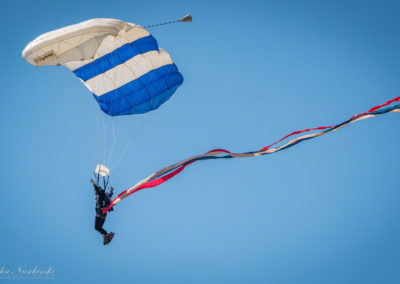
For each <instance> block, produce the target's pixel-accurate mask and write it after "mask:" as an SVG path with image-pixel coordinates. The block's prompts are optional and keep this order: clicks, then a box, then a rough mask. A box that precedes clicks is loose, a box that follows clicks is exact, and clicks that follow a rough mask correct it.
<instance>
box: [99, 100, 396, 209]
mask: <svg viewBox="0 0 400 284" xmlns="http://www.w3.org/2000/svg"><path fill="white" fill-rule="evenodd" d="M394 101H400V97H397V98H395V99H392V100H389V101H388V102H386V103H384V104H382V105H380V106H376V107H374V108H372V109H371V110H369V111H368V112H365V113H361V114H358V115H356V116H353V117H351V118H350V119H349V120H347V121H345V122H343V123H341V124H337V125H334V126H329V127H321V129H326V130H324V131H322V132H319V133H314V134H306V135H302V136H300V137H297V138H295V139H293V140H291V141H289V142H288V143H286V144H284V145H282V146H279V147H276V148H272V149H269V146H268V147H264V148H263V149H262V150H259V151H254V152H248V153H230V152H229V151H226V150H223V149H216V150H212V151H210V152H207V153H205V154H203V155H197V156H193V157H190V158H187V159H184V160H182V161H179V162H177V163H175V164H172V165H170V166H167V167H165V168H163V169H161V170H159V171H157V172H155V173H154V174H152V175H150V176H149V177H147V178H145V179H143V180H141V181H140V182H138V183H137V184H135V185H134V186H133V187H131V188H129V189H127V190H125V191H123V192H122V193H120V194H119V195H118V196H117V197H116V198H115V199H114V200H113V201H112V202H111V204H110V206H109V207H108V208H104V209H103V212H107V211H108V210H110V209H111V208H112V207H113V206H115V205H116V204H118V203H119V202H120V201H122V200H123V199H124V198H126V197H128V196H129V195H130V194H132V193H134V192H136V191H138V190H140V189H143V188H147V187H154V186H157V185H159V184H161V183H163V182H165V181H166V180H168V179H170V178H171V177H173V176H175V175H176V174H178V173H179V172H180V171H182V170H183V169H184V167H186V166H187V165H189V164H191V163H192V162H195V161H197V160H201V159H211V158H212V159H220V158H230V157H232V158H247V157H256V156H260V155H266V154H272V153H275V152H278V151H280V150H284V149H286V148H289V147H291V146H293V145H295V144H297V143H300V142H302V141H305V140H308V139H312V138H316V137H319V136H322V135H325V134H327V133H330V132H332V131H336V130H338V129H340V128H343V127H345V126H347V125H349V124H350V123H353V122H356V121H358V120H362V119H366V118H371V117H375V116H377V115H381V114H385V113H394V112H400V105H395V106H393V107H388V108H385V109H381V110H379V109H380V108H382V107H383V106H385V105H388V104H390V103H392V102H394ZM310 130H313V129H305V130H301V131H300V132H302V131H303V132H304V131H310ZM300 132H299V133H300ZM295 133H296V132H293V133H292V134H290V135H288V136H291V135H294V134H295ZM288 136H286V137H288ZM279 141H281V140H279ZM274 144H275V143H274ZM274 144H271V145H274ZM264 149H265V150H264ZM221 155H224V156H221ZM157 181H158V182H157ZM155 182H156V183H155ZM150 183H153V184H150Z"/></svg>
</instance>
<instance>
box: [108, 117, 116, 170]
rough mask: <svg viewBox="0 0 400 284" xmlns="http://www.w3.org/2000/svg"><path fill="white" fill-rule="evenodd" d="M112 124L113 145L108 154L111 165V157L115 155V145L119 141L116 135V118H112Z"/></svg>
mask: <svg viewBox="0 0 400 284" xmlns="http://www.w3.org/2000/svg"><path fill="white" fill-rule="evenodd" d="M111 126H112V145H111V150H110V153H109V155H108V160H107V166H110V163H111V157H112V155H113V151H114V147H115V144H116V142H117V137H116V136H115V125H114V120H112V119H111Z"/></svg>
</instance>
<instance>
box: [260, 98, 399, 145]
mask: <svg viewBox="0 0 400 284" xmlns="http://www.w3.org/2000/svg"><path fill="white" fill-rule="evenodd" d="M399 101H400V96H399V97H397V98H394V99H391V100H388V101H387V102H385V103H383V104H381V105H377V106H374V107H373V108H371V109H370V110H369V111H367V112H362V113H359V114H356V115H353V116H352V117H350V119H351V118H354V117H356V116H360V115H363V114H367V113H370V112H374V111H376V110H378V109H380V108H382V107H384V106H387V105H390V104H391V103H393V102H399ZM333 126H334V125H333ZM333 126H320V127H315V128H308V129H303V130H298V131H294V132H292V133H290V134H288V135H286V136H285V137H283V138H281V139H279V140H278V141H276V142H274V143H272V144H271V145H268V146H266V147H264V148H261V149H260V150H259V151H261V152H262V151H266V150H268V149H269V147H271V146H273V145H275V144H277V143H279V142H281V141H282V140H285V139H286V138H288V137H290V136H293V135H296V134H300V133H303V132H308V131H312V130H324V129H328V128H332V127H333Z"/></svg>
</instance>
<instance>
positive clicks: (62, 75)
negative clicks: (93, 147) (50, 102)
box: [58, 68, 91, 163]
mask: <svg viewBox="0 0 400 284" xmlns="http://www.w3.org/2000/svg"><path fill="white" fill-rule="evenodd" d="M58 70H59V71H58V74H59V77H61V81H63V84H64V90H67V94H65V96H66V97H72V98H70V99H66V100H67V101H70V104H72V108H73V109H74V110H75V111H76V112H79V111H78V109H79V108H78V104H77V103H76V101H75V96H74V92H73V91H72V89H71V87H70V85H69V84H68V83H67V79H66V78H65V74H64V73H63V70H61V68H60V69H58ZM61 93H65V92H64V91H62V92H61ZM68 94H70V95H68ZM72 120H73V123H74V124H75V128H76V129H79V130H78V131H82V129H81V127H80V126H81V125H80V124H79V123H78V118H77V115H73V119H72ZM78 136H79V137H80V140H81V144H82V145H83V147H84V152H85V155H86V158H87V160H88V162H89V163H90V161H91V157H90V155H89V145H88V144H87V141H85V139H84V138H83V137H84V135H78Z"/></svg>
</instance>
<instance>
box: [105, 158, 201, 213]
mask: <svg viewBox="0 0 400 284" xmlns="http://www.w3.org/2000/svg"><path fill="white" fill-rule="evenodd" d="M194 162H195V161H193V162H190V163H187V164H186V165H182V166H180V167H179V168H177V169H176V170H174V171H173V172H171V173H169V174H167V175H165V176H163V177H160V178H157V179H155V180H152V181H149V182H146V183H144V184H142V185H141V186H139V187H138V188H136V189H135V190H134V191H132V192H131V193H129V194H128V195H127V196H125V197H128V196H129V195H131V194H133V193H135V192H138V191H139V190H141V189H144V188H150V187H155V186H158V185H160V184H162V183H164V182H166V181H167V180H169V179H170V178H173V177H174V176H176V175H177V174H179V173H180V172H181V171H183V170H184V169H185V168H186V166H188V165H190V164H191V163H194ZM128 190H129V189H127V190H125V191H123V192H121V193H120V194H118V196H117V197H116V198H114V200H116V199H117V198H118V197H120V196H121V195H123V194H124V193H125V192H127V191H128ZM114 200H113V201H112V202H111V204H113V203H114ZM113 206H114V205H111V206H109V207H107V208H101V211H102V212H103V214H105V213H106V212H107V211H109V210H110V209H111V208H112V207H113Z"/></svg>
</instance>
